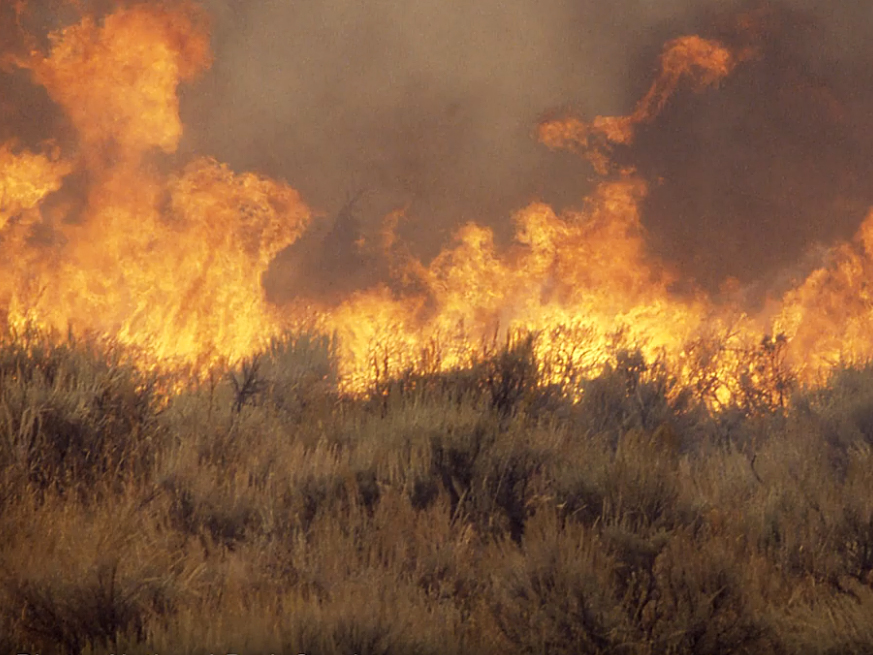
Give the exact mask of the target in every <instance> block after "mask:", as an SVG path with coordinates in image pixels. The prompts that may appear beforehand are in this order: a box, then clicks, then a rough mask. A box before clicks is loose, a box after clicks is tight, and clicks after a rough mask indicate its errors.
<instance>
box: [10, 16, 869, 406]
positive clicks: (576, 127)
mask: <svg viewBox="0 0 873 655" xmlns="http://www.w3.org/2000/svg"><path fill="white" fill-rule="evenodd" d="M749 56H750V53H749V51H740V52H733V51H731V50H729V49H728V48H726V47H725V46H723V45H721V44H719V43H717V42H714V41H708V40H705V39H702V38H700V37H696V36H689V37H683V38H681V39H676V40H674V41H672V42H670V43H669V44H668V45H667V46H666V48H665V50H664V52H663V54H662V55H661V60H660V64H661V70H660V73H659V75H658V76H657V78H656V80H655V81H654V83H653V84H652V86H651V88H650V89H649V91H648V93H647V94H646V95H645V96H644V97H643V98H642V99H641V100H640V102H639V103H638V104H637V106H636V108H635V109H634V111H633V112H632V113H631V114H630V115H629V116H623V117H598V118H596V119H594V120H593V121H592V122H590V123H587V122H584V121H582V120H580V119H575V118H570V119H566V120H562V121H551V122H547V123H544V124H543V125H541V126H540V127H539V137H540V140H541V141H542V142H543V143H545V144H546V145H547V146H549V147H552V148H557V147H561V148H572V149H576V150H578V151H580V152H581V153H582V154H583V155H585V156H587V157H589V158H590V159H591V160H592V162H593V163H594V164H595V166H596V168H597V170H598V171H599V172H601V173H602V174H603V175H604V177H603V178H602V180H601V182H600V183H599V185H598V186H597V188H596V190H595V191H594V193H593V194H591V196H590V197H589V198H588V199H587V201H586V202H585V204H584V206H583V207H582V208H581V209H580V210H578V211H566V212H563V213H561V214H558V213H556V212H555V211H554V210H553V209H552V208H551V207H549V206H547V205H545V204H542V203H532V204H530V205H529V206H527V207H525V208H523V209H522V210H520V211H519V212H518V213H517V214H516V215H515V217H514V221H515V226H516V232H515V241H514V243H513V245H512V247H510V248H508V249H504V250H501V249H499V248H498V247H497V246H496V245H495V243H494V238H493V234H492V232H491V231H490V230H488V229H487V228H484V227H481V226H479V225H475V224H468V225H466V226H464V227H462V228H461V229H460V230H458V232H457V233H456V235H455V238H454V242H453V243H452V244H451V245H450V246H449V247H448V248H446V249H445V250H444V251H443V252H442V253H441V254H440V255H439V256H437V257H436V258H435V259H434V260H433V261H432V262H431V263H430V264H429V265H425V264H424V263H422V262H420V261H417V260H415V259H414V258H412V257H409V256H408V255H401V256H399V257H398V255H397V253H398V252H401V253H402V248H398V247H397V244H396V236H395V234H394V231H393V226H394V225H395V224H396V223H397V221H398V220H399V219H400V218H401V213H399V212H396V213H394V214H392V215H390V216H389V217H387V219H386V221H385V231H384V234H383V236H382V241H383V244H382V245H383V248H384V251H385V256H386V257H393V260H392V262H391V264H392V266H390V267H388V268H390V269H391V270H393V271H395V272H396V276H397V277H398V278H399V279H401V280H402V281H403V284H402V285H398V286H401V287H402V288H403V289H404V291H402V292H400V291H397V290H396V289H392V288H389V287H388V286H384V285H383V286H377V287H375V288H372V289H369V290H365V291H362V292H358V293H355V294H353V295H351V296H350V297H348V298H346V299H345V301H344V302H342V303H340V305H339V306H338V307H333V308H327V307H322V308H320V309H318V308H316V312H315V316H314V321H315V323H314V324H315V326H316V327H318V328H320V329H323V330H327V331H332V332H336V333H337V334H338V336H339V337H340V343H341V360H342V361H341V369H342V370H341V373H342V376H343V379H344V381H345V384H346V386H347V388H349V389H362V388H366V386H367V384H369V382H370V381H371V380H372V377H373V375H374V371H378V372H379V374H380V375H381V374H388V375H392V374H396V373H399V372H401V371H403V370H404V369H405V368H406V367H408V366H411V365H413V364H415V363H416V361H419V360H418V359H417V358H419V356H420V354H421V353H424V352H437V351H438V352H437V354H436V355H435V356H434V359H433V360H432V361H431V362H430V363H429V365H431V366H433V367H435V368H437V369H443V370H444V369H449V368H452V367H455V366H461V365H464V364H467V363H469V362H470V361H472V360H473V358H474V357H475V356H476V352H477V348H478V345H477V344H479V343H481V342H482V340H483V339H486V338H489V337H491V336H492V335H494V334H495V333H497V331H504V332H506V331H511V330H514V329H522V330H531V331H537V332H540V333H541V334H542V335H543V336H542V338H541V339H540V340H539V341H538V342H537V348H538V349H539V350H538V354H539V355H540V357H541V358H542V359H543V360H544V361H545V360H552V361H557V362H560V363H561V365H562V366H564V367H565V368H566V367H570V368H575V369H577V370H581V369H584V370H590V369H591V368H592V367H596V366H598V365H599V364H601V363H603V362H604V361H606V360H607V359H608V358H609V357H611V353H612V351H611V348H612V345H613V344H614V343H615V339H616V335H622V336H623V338H624V340H625V342H626V343H628V344H630V345H634V346H636V347H639V348H640V349H641V350H642V352H643V353H644V354H645V355H647V356H648V357H650V358H654V357H657V356H664V357H667V358H668V359H669V360H670V361H672V362H674V363H675V364H676V370H677V371H680V372H681V371H683V370H685V371H686V376H687V380H686V381H688V382H689V383H694V384H696V385H698V388H700V389H701V390H704V389H705V393H708V394H711V395H712V397H713V398H715V399H716V400H718V401H724V400H726V399H727V398H729V396H730V394H731V393H733V391H732V390H731V388H730V385H729V384H727V383H726V382H725V377H724V375H722V374H720V373H718V372H717V371H716V374H715V375H714V376H711V378H706V379H703V377H701V374H700V372H699V370H698V372H695V373H692V372H687V371H689V370H690V369H691V368H693V366H695V365H698V364H699V363H700V362H701V361H703V360H705V361H706V362H708V364H707V365H711V366H714V367H715V368H716V369H725V370H727V369H730V368H731V367H733V368H736V367H742V366H744V364H743V363H742V361H741V359H740V358H739V356H737V355H736V352H739V351H740V350H741V349H742V348H743V347H745V346H744V344H749V343H753V344H754V343H763V344H764V346H765V350H766V351H767V352H768V353H772V352H775V351H776V349H777V345H778V344H781V343H782V341H774V340H764V341H763V342H762V337H763V335H764V334H766V333H769V332H770V329H776V330H777V331H780V332H784V333H785V334H786V335H787V336H788V338H789V354H790V357H791V358H792V360H793V362H795V364H796V365H797V366H798V370H802V371H803V375H804V376H805V378H804V379H808V380H811V379H813V377H814V375H815V373H816V371H819V370H821V368H822V367H825V366H827V365H830V364H831V362H832V361H833V360H834V359H836V358H838V357H840V356H845V355H846V354H847V353H848V354H851V355H853V356H861V357H869V356H871V355H873V346H870V345H869V344H868V342H867V341H865V335H866V334H869V333H870V331H871V327H873V311H871V309H870V307H871V306H873V303H871V302H870V299H869V296H870V292H869V288H870V286H871V284H870V281H871V280H873V214H871V216H870V218H868V220H867V221H866V222H865V224H864V225H863V226H862V228H861V230H860V233H859V236H858V239H857V241H856V243H854V244H850V245H844V246H841V247H839V248H837V249H836V250H835V251H834V253H833V258H832V259H833V260H832V262H831V263H830V264H829V265H828V266H826V267H825V268H823V269H821V270H819V271H817V272H815V273H813V274H812V275H811V276H810V277H809V278H808V279H807V280H806V281H805V282H804V283H803V284H801V285H800V286H799V287H798V288H797V289H795V290H794V291H792V292H790V293H789V294H787V296H786V297H785V299H784V304H783V305H782V308H781V310H780V311H779V312H777V314H778V317H777V319H776V321H775V322H773V323H772V324H766V323H761V322H756V321H753V320H752V319H750V318H749V317H746V316H745V315H743V314H742V312H741V311H739V310H737V309H734V308H724V307H716V306H715V305H714V304H713V303H712V302H711V301H710V300H708V299H707V298H705V297H703V295H702V294H700V293H698V294H696V295H695V294H691V295H686V296H683V297H676V296H675V295H674V294H672V293H671V291H670V287H671V284H672V283H673V282H675V279H674V277H673V275H672V274H671V273H670V271H669V270H668V268H667V267H666V266H665V265H664V264H663V263H662V262H659V261H658V260H656V259H655V258H654V257H652V256H651V255H650V254H649V253H648V252H647V249H646V238H645V236H646V235H645V230H644V229H643V226H642V223H641V221H640V206H641V202H642V200H643V199H644V198H645V196H646V193H647V188H648V187H647V183H646V181H645V180H643V179H642V178H641V177H640V176H639V175H638V174H637V173H636V172H635V171H633V170H630V169H628V170H617V169H616V168H615V167H614V166H613V164H612V163H611V161H610V158H609V155H610V151H611V147H612V146H613V145H615V144H628V143H630V142H632V140H633V138H634V133H635V129H636V127H637V126H638V125H640V124H644V123H647V122H651V121H653V120H655V119H656V117H657V116H658V115H659V113H660V112H661V111H662V110H663V109H664V107H665V105H666V103H667V102H668V100H669V98H670V97H671V95H672V94H673V93H674V92H675V90H676V89H677V87H678V85H679V84H680V82H681V80H682V79H683V78H688V79H690V80H691V82H692V84H693V85H694V88H696V89H697V90H702V89H704V88H708V87H711V86H713V85H715V84H716V83H717V82H718V81H719V80H721V79H722V78H724V77H725V76H726V75H728V74H729V73H730V72H731V71H732V70H733V69H734V68H735V67H736V66H737V64H738V63H739V62H741V61H743V60H744V59H746V58H747V57H749ZM210 59H211V54H210V50H209V43H208V33H207V30H206V26H205V21H204V19H203V17H202V15H201V14H200V12H199V11H197V10H196V8H195V7H194V6H193V5H188V4H186V3H182V4H181V5H179V6H176V7H171V6H170V5H164V4H159V5H154V4H134V5H132V6H129V7H121V8H119V9H117V10H116V11H115V12H114V13H112V14H110V15H109V16H107V17H106V18H105V20H104V21H103V22H102V23H99V24H98V23H97V22H96V21H95V20H93V19H92V18H89V17H84V18H83V19H82V20H81V21H80V22H79V23H78V24H76V25H72V26H70V27H68V28H66V29H63V30H61V31H59V32H57V33H54V34H52V35H51V38H50V50H49V52H48V53H41V52H39V51H38V50H36V49H34V50H33V51H32V52H31V53H30V54H29V55H28V56H26V57H21V56H19V57H17V58H15V59H14V60H13V61H14V62H15V64H16V65H17V66H19V67H21V68H25V69H27V70H29V71H30V72H31V74H32V77H33V80H34V81H35V82H36V83H37V84H40V85H42V86H43V87H44V88H45V89H46V90H47V92H48V93H49V95H50V96H51V97H52V98H53V99H54V100H55V101H56V103H57V104H58V106H59V107H61V108H62V109H63V111H64V112H65V113H66V115H67V116H68V118H69V121H70V123H71V125H72V126H73V128H74V129H75V130H76V133H77V135H78V142H77V150H76V152H73V153H62V152H61V149H60V148H58V147H56V146H54V145H52V144H46V145H45V147H44V148H43V151H42V152H28V151H22V150H21V149H19V148H16V147H14V146H13V144H5V145H0V308H2V310H3V314H4V316H5V320H6V322H7V323H8V324H11V325H12V326H20V325H24V324H28V323H36V324H37V325H39V326H44V327H52V328H58V329H66V328H67V327H68V326H71V327H72V328H73V329H74V330H78V331H85V330H93V331H98V332H100V333H104V334H107V335H111V336H113V337H115V338H117V339H119V340H121V341H122V342H123V343H126V344H130V345H131V346H135V347H137V348H141V349H143V351H144V352H146V353H147V360H146V361H147V362H149V363H155V362H159V363H161V364H163V365H177V364H190V363H207V364H208V363H211V362H214V361H216V360H218V359H221V358H229V359H234V358H239V357H243V356H246V355H249V354H251V353H253V352H255V351H256V350H258V349H259V348H260V347H262V346H263V345H264V343H265V342H266V340H267V339H268V338H270V337H271V336H274V335H276V334H278V333H279V332H280V331H281V330H282V329H283V328H284V327H287V326H289V325H293V324H295V323H296V322H303V321H310V320H311V319H312V318H313V317H312V316H311V312H310V310H309V309H305V310H304V309H303V308H300V307H285V308H277V307H275V306H272V305H270V304H268V303H267V301H266V298H265V295H264V290H263V287H262V284H261V277H262V275H263V274H264V272H265V271H266V270H267V267H268V266H269V264H270V262H271V260H272V259H273V258H274V257H275V255H276V254H277V253H278V252H279V251H280V250H281V249H283V248H284V247H286V246H287V245H288V244H290V243H292V242H294V241H295V240H296V239H297V238H298V237H299V236H300V235H301V234H302V233H303V231H304V230H305V229H306V227H307V224H308V222H309V220H310V214H309V210H308V209H307V207H306V206H305V205H304V204H303V202H302V201H301V199H300V197H299V195H298V194H297V192H296V191H294V190H293V189H292V188H290V187H288V186H287V185H285V184H283V183H279V182H276V181H273V180H270V179H267V178H264V177H261V176H258V175H255V174H252V173H244V174H236V173H234V172H232V171H231V170H229V169H228V167H227V166H225V165H222V164H221V163H219V162H216V161H214V160H212V159H208V158H200V159H196V160H194V161H191V162H190V163H188V165H187V166H185V167H184V168H183V169H182V170H180V171H176V172H169V173H168V172H166V170H165V169H166V168H168V164H167V162H166V161H165V160H164V159H161V156H160V155H161V153H173V152H174V151H175V150H176V148H177V146H178V143H179V139H180V137H181V134H182V124H181V120H180V117H179V103H178V96H177V90H178V86H179V84H180V83H181V82H183V81H185V80H190V79H192V78H193V77H195V76H196V75H197V74H198V73H199V72H200V71H202V70H204V68H206V67H207V66H209V65H210ZM74 172H75V173H77V174H78V175H75V176H74V175H71V173H74ZM83 180H84V181H83ZM76 184H84V185H85V189H84V192H83V193H84V201H83V209H82V211H81V212H80V213H76V212H72V211H70V210H69V207H70V206H71V205H72V204H74V203H72V202H69V201H68V197H69V196H71V195H75V193H76V192H77V189H76ZM80 191H81V190H80ZM52 198H54V201H52V202H49V201H48V200H49V199H52ZM58 199H60V200H59V201H58ZM65 203H66V204H65ZM52 207H54V209H52ZM712 333H721V334H727V335H728V336H727V337H726V340H725V341H724V343H723V344H722V346H720V347H719V348H717V349H715V350H711V349H710V350H707V349H706V348H703V347H701V346H700V344H701V343H703V342H704V341H705V340H706V339H707V338H708V337H707V335H710V334H712ZM774 344H775V345H774ZM780 347H781V346H780ZM732 353H733V354H732ZM695 358H696V359H695ZM695 362H696V364H695ZM698 368H699V367H698ZM765 369H766V367H758V369H756V370H755V371H747V373H749V374H750V375H753V376H754V375H763V374H764V373H762V372H761V371H764V370H765ZM694 376H697V377H694ZM720 376H721V377H720ZM713 380H714V381H713ZM701 393H704V391H701ZM780 393H781V391H780Z"/></svg>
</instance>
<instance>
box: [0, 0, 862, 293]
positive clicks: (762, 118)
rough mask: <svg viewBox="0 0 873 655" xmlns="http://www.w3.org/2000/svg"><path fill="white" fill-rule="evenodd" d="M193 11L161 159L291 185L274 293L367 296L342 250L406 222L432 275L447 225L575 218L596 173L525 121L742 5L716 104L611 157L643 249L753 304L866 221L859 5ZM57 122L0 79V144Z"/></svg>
mask: <svg viewBox="0 0 873 655" xmlns="http://www.w3.org/2000/svg"><path fill="white" fill-rule="evenodd" d="M61 4H62V3H58V2H52V1H50V0H45V1H44V2H43V5H44V6H45V9H44V11H42V12H35V13H34V14H33V15H32V16H33V20H35V21H37V22H39V19H41V20H42V23H43V24H44V27H45V29H50V28H52V27H56V24H57V23H58V21H59V20H61V18H60V15H59V14H57V13H56V12H57V11H58V9H57V8H58V7H59V6H60V5H61ZM85 4H88V3H87V2H86V3H85ZM97 4H99V5H101V6H103V7H104V9H105V7H106V6H109V5H111V4H112V3H108V2H105V1H101V2H100V3H97ZM203 4H204V6H205V7H206V9H207V10H208V12H209V14H210V15H211V17H212V46H213V50H214V55H215V58H214V63H213V66H212V68H211V69H210V70H209V71H207V72H206V73H205V74H203V75H202V76H201V77H200V78H199V79H198V80H196V81H195V82H194V83H191V84H186V85H185V86H183V88H182V89H181V94H182V104H181V106H182V118H183V122H184V124H185V135H184V137H183V142H182V146H181V148H180V153H179V155H178V157H179V158H180V159H181V160H184V159H185V158H186V157H192V156H196V155H210V156H214V157H216V158H217V159H219V160H221V161H224V162H227V163H228V164H229V165H230V166H231V167H232V168H234V169H235V170H238V171H243V170H253V171H256V172H259V173H262V174H265V175H269V176H272V177H276V178H279V179H282V180H285V181H287V182H288V183H289V184H290V185H291V186H293V187H294V188H296V189H298V190H299V191H300V192H301V194H302V195H303V198H304V199H305V201H306V202H307V203H308V204H309V205H310V206H311V207H313V209H314V210H315V211H316V212H317V213H320V214H321V215H322V216H321V218H319V219H317V220H316V222H315V225H314V227H313V229H312V232H311V234H310V235H309V236H308V237H305V238H304V239H303V240H301V242H300V243H299V244H298V245H297V246H296V247H294V246H292V247H291V248H290V249H288V250H287V251H286V252H284V253H282V255H280V256H279V258H278V259H277V262H276V263H275V266H273V267H272V270H271V271H270V273H269V275H268V276H267V284H268V290H269V291H270V292H271V296H272V297H273V298H274V299H277V300H283V299H288V298H291V297H293V296H294V295H297V294H301V293H303V294H306V293H313V294H318V293H323V292H325V291H326V290H334V291H337V292H338V293H346V292H348V291H349V290H352V289H354V288H361V287H363V286H366V285H367V284H370V283H372V282H373V281H376V280H378V279H379V278H380V276H382V274H383V271H382V270H381V269H380V268H379V266H377V265H375V264H374V263H373V262H372V261H370V260H368V259H367V258H366V257H365V256H364V255H362V254H361V253H360V252H358V251H357V250H356V246H355V245H354V244H355V243H357V242H358V241H359V238H360V237H362V236H363V237H365V238H366V237H368V236H369V235H370V234H371V233H373V232H374V231H375V230H377V229H378V224H379V221H380V219H381V218H382V216H384V214H386V213H387V212H389V211H392V210H395V209H400V208H403V209H405V211H406V219H405V220H404V221H403V222H402V223H401V226H400V229H399V234H400V237H401V238H402V239H404V240H405V241H406V242H407V243H408V244H409V246H410V248H411V250H412V251H413V252H414V253H416V254H418V255H419V256H421V257H423V258H424V259H425V260H426V259H427V258H428V257H431V256H433V255H434V254H435V253H436V252H437V251H438V249H439V248H441V247H443V246H445V245H446V244H447V243H448V242H449V238H450V235H451V233H452V231H453V230H454V229H456V228H457V227H458V226H460V225H461V224H463V223H465V222H468V221H475V222H477V223H480V224H485V225H488V226H490V227H492V228H494V230H495V233H496V234H497V237H498V241H499V242H504V243H505V242H506V241H507V240H508V239H509V238H510V237H511V234H512V222H511V217H512V214H513V212H514V211H516V210H518V209H521V208H523V207H524V206H525V205H526V204H528V203H529V202H531V201H534V200H542V201H546V202H549V203H551V204H552V205H554V206H555V207H556V209H558V210H561V209H565V208H573V207H581V206H582V204H583V202H584V198H585V196H586V194H587V193H588V192H590V190H591V189H592V188H593V184H594V183H596V180H597V178H596V175H595V173H594V171H593V170H592V169H591V167H590V165H589V164H588V163H587V162H586V161H585V160H584V159H582V158H581V157H578V156H576V155H574V154H572V153H567V152H555V151H550V150H548V149H547V148H545V147H544V146H542V145H541V144H538V143H537V142H536V139H535V136H534V130H535V127H536V125H537V123H538V122H539V121H541V120H542V119H544V118H554V117H560V116H566V115H575V116H578V117H579V118H582V119H583V120H588V119H591V118H593V117H594V116H596V115H621V114H627V113H629V112H630V111H632V110H633V107H634V104H635V102H636V100H637V99H638V98H639V97H641V96H642V95H643V94H644V93H645V91H646V89H647V88H648V86H649V84H650V83H651V81H652V79H653V77H654V75H655V74H656V72H657V66H658V55H659V54H660V52H661V49H662V47H663V45H664V43H665V42H667V41H669V40H670V39H673V38H676V37H679V36H682V35H685V34H690V33H695V34H700V35H702V36H704V37H712V38H719V39H723V40H725V41H727V42H730V41H731V40H732V39H735V38H736V37H737V32H736V25H737V21H738V18H739V17H740V16H741V15H743V14H744V13H746V12H750V11H759V12H760V13H761V15H763V16H764V17H765V18H763V19H762V21H761V35H760V42H759V48H760V53H759V54H760V56H759V57H757V58H755V59H753V60H750V61H746V62H744V63H742V64H741V65H739V66H738V67H737V68H736V70H735V71H734V72H733V73H732V74H731V75H730V76H729V77H728V78H727V79H725V80H724V81H723V82H721V84H720V85H719V88H717V89H708V90H707V91H705V92H704V93H695V92H693V91H692V90H690V89H687V88H684V87H680V90H679V92H678V93H677V94H676V95H675V96H674V97H673V98H672V99H671V101H670V102H669V104H668V105H667V107H666V109H665V111H664V112H663V114H662V115H661V116H660V117H659V118H658V119H657V120H656V121H654V122H653V123H651V124H649V125H645V126H643V127H642V128H641V129H640V130H638V133H637V139H636V142H635V143H634V145H633V146H630V147H628V148H623V149H620V150H617V151H616V153H615V154H616V157H617V158H618V159H619V160H620V161H621V162H622V163H626V164H629V165H632V166H635V167H636V168H637V170H638V171H639V172H640V173H641V174H642V175H643V176H645V177H646V179H648V180H650V181H651V183H652V185H651V191H650V194H649V196H648V198H647V199H646V201H645V203H644V207H643V223H644V226H645V228H646V229H647V232H648V243H649V246H650V248H651V250H652V253H653V254H654V255H655V256H658V257H660V258H663V259H664V260H665V261H666V262H667V263H668V265H670V266H672V267H673V268H674V269H675V271H676V273H677V275H678V277H679V279H680V280H682V281H684V284H685V286H686V287H687V288H691V287H693V286H694V285H698V286H701V287H703V288H705V289H707V290H710V291H712V290H716V289H718V288H719V287H720V286H721V285H722V283H723V282H724V280H725V279H726V278H728V277H733V278H737V279H738V280H740V282H741V283H742V284H744V285H747V286H749V287H751V288H757V289H759V290H760V289H765V290H771V289H773V288H776V287H778V286H779V285H781V284H788V283H789V282H790V278H791V277H792V276H797V275H803V274H804V273H805V271H804V270H802V269H803V267H804V266H805V265H808V263H809V262H810V261H811V260H810V256H809V253H811V252H814V251H815V249H816V247H817V246H819V245H824V246H827V245H829V244H832V243H834V242H835V241H836V240H838V239H845V238H849V237H850V236H851V235H852V233H853V232H854V231H855V230H856V229H857V226H858V225H859V224H860V222H861V220H863V218H864V216H865V215H866V213H867V211H868V209H869V207H870V206H871V205H873V185H871V184H870V181H871V180H873V175H871V173H873V158H871V157H870V153H871V145H873V143H871V141H873V78H871V76H873V45H871V43H870V40H869V34H871V33H873V5H870V4H869V3H862V2H857V3H854V2H828V1H825V0H818V1H814V0H782V1H781V2H767V1H761V2H750V1H746V0H694V1H692V0H615V1H613V2H602V1H600V0H513V1H512V2H505V1H504V0H479V1H478V2H475V3H471V2H468V1H460V0H442V1H440V2H434V1H433V0H405V1H404V2H397V1H389V0H369V1H367V2H360V1H358V0H320V1H316V0H297V1H290V0H259V1H258V2H250V1H248V0H204V1H203ZM7 13H8V10H7ZM7 18H8V16H7ZM2 20H3V16H2V15H0V21H2ZM2 29H3V28H2V25H0V32H2ZM34 29H36V28H34ZM0 36H4V35H3V34H2V33H0ZM63 127H64V117H63V115H62V114H60V113H59V112H58V111H57V110H56V109H55V108H53V107H52V105H51V102H50V101H49V100H48V99H47V97H46V95H45V93H44V92H42V91H41V90H40V89H38V88H36V87H33V85H32V84H30V83H29V81H28V76H27V75H26V74H25V73H21V72H12V73H9V72H7V73H4V74H2V75H0V138H2V139H3V140H7V139H9V138H11V137H12V136H16V137H18V138H19V140H20V141H21V142H23V143H25V144H27V143H31V142H35V141H37V140H38V139H39V138H40V137H42V138H45V137H46V136H49V135H51V134H53V133H57V132H63ZM682 286H683V285H682V284H679V285H677V290H681V287H682Z"/></svg>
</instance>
